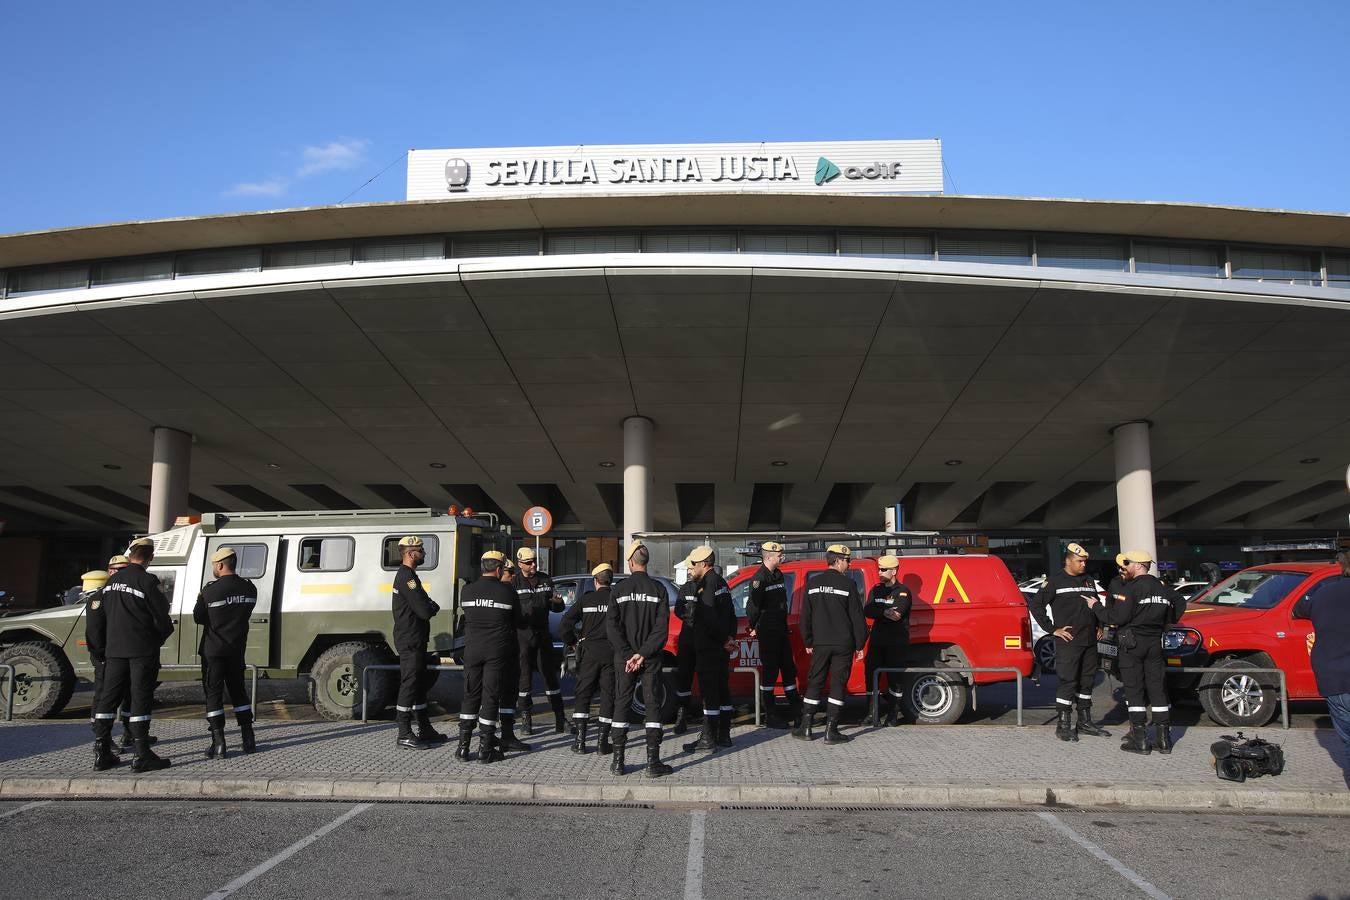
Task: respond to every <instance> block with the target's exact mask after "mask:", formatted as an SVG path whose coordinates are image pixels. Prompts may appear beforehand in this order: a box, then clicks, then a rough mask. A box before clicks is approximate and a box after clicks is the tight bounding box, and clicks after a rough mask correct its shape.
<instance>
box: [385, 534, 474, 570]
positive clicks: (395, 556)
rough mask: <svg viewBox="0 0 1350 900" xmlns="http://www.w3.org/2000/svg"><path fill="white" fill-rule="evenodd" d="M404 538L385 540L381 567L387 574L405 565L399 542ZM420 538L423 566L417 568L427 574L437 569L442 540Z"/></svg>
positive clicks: (425, 536) (422, 536)
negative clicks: (427, 571) (428, 571)
mask: <svg viewBox="0 0 1350 900" xmlns="http://www.w3.org/2000/svg"><path fill="white" fill-rule="evenodd" d="M403 537H404V535H401V534H393V535H388V536H386V537H385V539H384V544H383V546H384V549H383V558H382V559H381V560H380V565H381V567H382V568H383V569H384V570H385V571H387V572H392V571H394V570H395V569H397V568H398V567H399V566H401V565H403V551H402V550H400V549H399V547H398V542H399V541H400V540H402V539H403ZM418 537H420V538H421V539H422V564H421V565H420V566H418V567H417V569H418V571H419V572H425V571H426V570H427V569H434V568H436V564H437V563H438V562H440V555H441V553H440V548H441V543H440V539H439V538H438V537H437V536H436V535H434V534H419V535H418ZM481 555H482V554H481V553H480V554H478V556H481ZM478 556H475V557H474V572H475V573H476V572H477V559H478Z"/></svg>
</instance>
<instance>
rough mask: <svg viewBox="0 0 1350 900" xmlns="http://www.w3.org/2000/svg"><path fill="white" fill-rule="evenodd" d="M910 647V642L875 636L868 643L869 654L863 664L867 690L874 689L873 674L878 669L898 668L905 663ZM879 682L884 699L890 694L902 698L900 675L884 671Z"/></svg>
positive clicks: (897, 698) (869, 691)
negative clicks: (882, 638) (881, 638)
mask: <svg viewBox="0 0 1350 900" xmlns="http://www.w3.org/2000/svg"><path fill="white" fill-rule="evenodd" d="M908 649H909V645H908V644H901V643H899V642H898V641H878V640H876V637H875V636H873V639H872V641H871V642H870V643H869V644H868V645H867V656H866V658H865V659H864V660H863V666H864V669H865V671H866V672H867V691H868V693H871V691H872V676H873V675H875V674H876V671H877V669H898V668H900V667H901V666H903V665H904V664H905V652H906V651H907V650H908ZM880 677H881V681H880V682H879V684H880V686H881V687H882V690H883V692H884V693H883V694H882V699H883V700H884V699H885V697H886V695H887V694H889V695H890V696H891V697H893V698H895V699H896V700H899V699H900V696H901V692H900V676H899V675H889V674H885V673H883V674H882V675H881V676H880Z"/></svg>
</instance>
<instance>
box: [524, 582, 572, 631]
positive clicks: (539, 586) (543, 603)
mask: <svg viewBox="0 0 1350 900" xmlns="http://www.w3.org/2000/svg"><path fill="white" fill-rule="evenodd" d="M531 581H533V582H534V583H533V584H531V583H530V582H531ZM511 584H512V585H513V586H515V589H516V594H517V595H518V596H519V597H520V614H521V615H522V616H524V620H523V621H522V622H521V625H520V630H521V631H530V632H534V633H536V634H548V613H549V610H560V609H562V608H563V603H562V600H561V599H558V600H554V599H553V595H554V587H553V578H552V577H550V576H549V574H548V573H547V572H537V573H535V576H534V578H533V579H527V578H526V577H525V576H524V575H516V576H515V577H514V578H512V579H511Z"/></svg>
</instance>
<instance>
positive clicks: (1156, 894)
mask: <svg viewBox="0 0 1350 900" xmlns="http://www.w3.org/2000/svg"><path fill="white" fill-rule="evenodd" d="M1036 815H1037V816H1039V817H1040V818H1042V819H1044V820H1045V821H1046V822H1049V823H1050V827H1052V828H1054V829H1055V830H1056V831H1058V832H1059V833H1060V834H1062V835H1064V836H1065V837H1067V838H1068V839H1069V840H1071V841H1073V842H1074V843H1075V844H1077V845H1078V846H1080V847H1082V848H1083V849H1084V850H1086V851H1087V852H1089V853H1091V854H1092V855H1093V856H1095V857H1097V858H1098V859H1100V860H1101V861H1102V862H1104V863H1106V864H1107V865H1108V866H1110V867H1111V868H1113V869H1115V870H1116V872H1117V873H1119V874H1120V876H1121V877H1122V878H1124V879H1125V880H1126V881H1128V882H1130V884H1133V885H1134V886H1135V887H1137V888H1139V890H1141V891H1143V892H1144V893H1145V894H1147V895H1148V896H1150V897H1152V898H1153V900H1171V898H1170V897H1169V896H1168V895H1167V894H1164V893H1163V892H1162V891H1160V890H1158V889H1157V888H1156V887H1154V886H1153V885H1152V884H1150V883H1149V882H1147V881H1145V880H1144V876H1142V875H1140V874H1139V873H1138V872H1136V871H1134V870H1133V869H1131V868H1130V867H1129V866H1127V865H1125V864H1124V863H1123V862H1121V861H1120V860H1118V859H1116V858H1115V857H1114V856H1112V855H1111V854H1110V853H1107V852H1106V851H1105V850H1103V849H1102V848H1101V847H1098V846H1097V845H1096V844H1094V843H1092V841H1089V840H1088V839H1087V838H1085V837H1083V836H1082V835H1081V834H1079V833H1078V832H1076V831H1074V830H1073V829H1072V828H1070V827H1069V826H1068V825H1065V824H1064V823H1063V822H1061V821H1060V820H1059V818H1058V817H1057V816H1055V814H1054V813H1048V812H1038V813H1036Z"/></svg>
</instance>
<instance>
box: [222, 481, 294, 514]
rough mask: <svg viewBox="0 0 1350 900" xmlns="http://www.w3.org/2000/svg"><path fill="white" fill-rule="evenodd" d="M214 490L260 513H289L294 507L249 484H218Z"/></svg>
mask: <svg viewBox="0 0 1350 900" xmlns="http://www.w3.org/2000/svg"><path fill="white" fill-rule="evenodd" d="M216 490H218V491H224V492H225V493H227V494H229V495H230V496H231V497H237V498H239V499H240V500H242V501H244V502H245V503H247V504H249V505H250V506H252V507H253V508H254V509H257V510H260V511H262V512H291V511H292V510H293V509H294V507H291V506H288V505H287V504H285V503H282V502H281V501H280V500H278V499H277V498H276V497H273V496H272V495H271V494H268V493H264V492H263V491H260V490H258V489H257V488H255V487H254V486H253V485H251V484H218V485H216Z"/></svg>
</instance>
